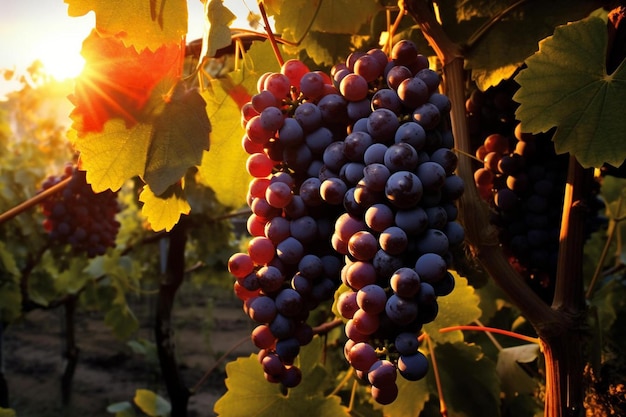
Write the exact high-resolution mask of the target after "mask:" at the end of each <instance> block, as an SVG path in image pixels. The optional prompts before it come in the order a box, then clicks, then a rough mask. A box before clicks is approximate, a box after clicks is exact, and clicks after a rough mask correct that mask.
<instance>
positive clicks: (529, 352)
mask: <svg viewBox="0 0 626 417" xmlns="http://www.w3.org/2000/svg"><path fill="white" fill-rule="evenodd" d="M538 355H539V345H537V344H534V343H531V344H527V345H520V346H514V347H510V348H505V349H502V350H501V351H500V352H499V353H498V361H497V363H496V372H497V373H498V376H499V377H500V381H501V383H502V390H503V391H504V393H505V394H506V395H507V397H509V398H513V397H515V396H517V395H519V394H531V393H533V392H534V391H535V390H536V389H537V383H538V382H537V381H536V380H535V379H533V378H532V377H530V376H529V375H528V373H527V372H525V371H524V370H523V369H522V368H521V366H520V364H521V363H530V362H533V361H534V360H536V359H537V357H538Z"/></svg>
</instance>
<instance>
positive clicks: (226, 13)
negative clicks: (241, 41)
mask: <svg viewBox="0 0 626 417" xmlns="http://www.w3.org/2000/svg"><path fill="white" fill-rule="evenodd" d="M204 14H205V17H206V25H207V26H208V27H209V30H205V31H204V37H203V41H202V53H201V54H200V61H201V62H202V60H203V58H205V57H213V56H215V52H217V50H218V49H220V48H224V47H226V46H228V45H230V44H231V42H232V39H231V33H230V25H231V23H233V20H235V19H236V18H237V16H235V15H234V14H233V13H232V12H231V11H230V10H229V9H228V8H227V7H225V6H224V3H223V1H222V0H209V1H206V2H205V3H204Z"/></svg>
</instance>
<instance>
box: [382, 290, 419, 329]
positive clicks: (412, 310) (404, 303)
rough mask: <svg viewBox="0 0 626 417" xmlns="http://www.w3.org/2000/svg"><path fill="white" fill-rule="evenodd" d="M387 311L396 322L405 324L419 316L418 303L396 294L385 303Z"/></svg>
mask: <svg viewBox="0 0 626 417" xmlns="http://www.w3.org/2000/svg"><path fill="white" fill-rule="evenodd" d="M385 313H386V314H387V317H389V319H390V320H391V321H392V322H393V323H394V324H396V325H398V326H404V325H407V324H409V323H411V322H412V321H413V320H415V318H416V317H417V303H416V302H415V301H412V300H407V299H404V298H402V297H399V296H398V295H396V294H394V295H392V296H391V297H389V299H388V300H387V304H385Z"/></svg>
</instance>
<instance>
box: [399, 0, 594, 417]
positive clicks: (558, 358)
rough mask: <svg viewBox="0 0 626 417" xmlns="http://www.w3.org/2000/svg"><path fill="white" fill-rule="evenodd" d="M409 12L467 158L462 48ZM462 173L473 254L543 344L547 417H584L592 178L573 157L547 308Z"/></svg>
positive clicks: (463, 211)
mask: <svg viewBox="0 0 626 417" xmlns="http://www.w3.org/2000/svg"><path fill="white" fill-rule="evenodd" d="M406 10H407V12H408V14H409V15H410V16H411V17H412V18H413V19H414V20H415V22H416V23H417V24H418V25H419V26H420V28H421V30H422V32H423V34H424V36H425V37H426V39H427V40H428V41H429V43H430V45H431V46H432V47H433V49H434V50H435V52H436V54H437V56H438V58H439V59H440V61H441V62H442V65H443V78H444V83H443V84H444V87H445V90H446V91H445V94H446V95H447V96H448V97H449V98H450V101H451V104H452V110H451V119H452V132H453V134H454V138H455V146H456V148H457V149H458V150H459V151H461V152H464V153H468V154H472V153H473V152H472V149H471V147H470V140H469V133H468V128H467V123H466V118H465V71H464V57H463V54H462V52H461V48H460V46H459V45H457V44H455V43H454V42H452V41H451V40H450V39H449V38H448V36H447V35H446V33H445V32H444V30H443V28H442V27H441V25H440V24H439V23H438V22H437V20H436V19H435V16H434V15H433V13H432V12H431V10H430V9H429V7H428V4H427V2H426V1H424V0H408V1H407V4H406ZM457 170H458V174H459V175H460V176H461V177H462V178H463V179H464V180H465V184H466V187H465V193H464V195H463V197H462V198H461V200H460V203H459V204H460V210H459V217H460V221H461V222H462V224H463V226H464V228H465V231H466V241H467V242H468V244H469V247H470V250H471V252H472V254H473V256H474V257H476V259H477V260H478V261H479V262H480V263H481V265H482V266H483V268H484V269H485V270H486V271H487V272H488V273H489V275H490V276H491V277H492V278H493V280H494V281H495V282H496V283H497V284H498V286H499V287H500V288H501V289H502V290H503V291H504V292H505V293H506V294H507V295H508V297H509V298H510V300H511V302H512V303H513V304H515V306H516V307H517V308H519V310H520V311H521V313H522V315H523V316H524V317H526V319H527V320H528V321H529V322H530V323H531V324H532V326H533V327H534V328H535V330H536V331H537V334H538V336H539V339H540V345H541V349H542V352H543V354H544V358H545V369H546V375H545V377H546V391H545V409H544V411H545V414H544V415H545V417H582V416H584V414H585V413H584V407H583V400H584V378H583V371H584V364H585V362H586V361H585V358H584V354H583V347H584V342H585V340H586V338H587V334H586V309H585V299H584V291H583V278H582V251H583V229H582V227H583V220H584V216H585V207H584V205H583V204H581V200H582V198H583V197H584V196H585V191H586V189H587V187H588V183H589V179H590V175H591V173H590V172H589V170H583V169H582V168H581V166H580V165H579V164H578V163H577V162H576V160H575V158H574V157H570V164H569V172H568V180H567V186H566V190H565V201H564V206H563V217H562V224H561V236H560V247H559V264H558V272H557V277H556V289H555V296H554V300H553V303H552V306H549V305H547V304H546V303H545V302H544V301H543V300H541V298H540V297H539V296H537V295H536V294H535V293H534V292H533V291H532V289H531V288H530V287H529V286H528V285H526V283H525V281H524V278H523V277H522V276H521V275H520V274H519V273H517V271H515V270H514V269H513V267H512V266H511V265H510V264H509V262H508V260H507V259H506V258H505V256H504V254H503V251H502V249H501V247H500V244H499V241H498V232H497V230H496V228H495V227H494V226H493V225H491V224H490V222H489V211H488V210H489V209H488V207H487V205H486V203H484V202H483V200H482V199H481V198H480V196H479V195H478V192H477V190H476V187H475V186H474V182H473V169H472V166H471V160H470V158H463V157H461V158H459V165H458V168H457Z"/></svg>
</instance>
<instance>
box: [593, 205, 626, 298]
mask: <svg viewBox="0 0 626 417" xmlns="http://www.w3.org/2000/svg"><path fill="white" fill-rule="evenodd" d="M623 201H624V200H623V198H622V196H620V197H619V200H618V201H617V213H616V214H619V213H620V211H621V209H622V203H623ZM618 222H619V220H616V219H615V218H614V217H612V216H611V219H610V220H609V228H608V231H607V237H606V242H605V243H604V247H603V248H602V253H601V254H600V259H598V264H597V265H596V270H595V271H594V273H593V278H591V282H590V283H589V287H588V288H587V292H586V293H585V299H586V300H590V299H591V297H593V292H594V291H595V287H596V285H597V283H598V279H599V278H600V275H601V272H602V267H603V266H604V261H605V260H606V257H607V255H608V253H609V248H610V246H611V242H612V241H613V238H614V237H615V230H616V229H617V223H618Z"/></svg>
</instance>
